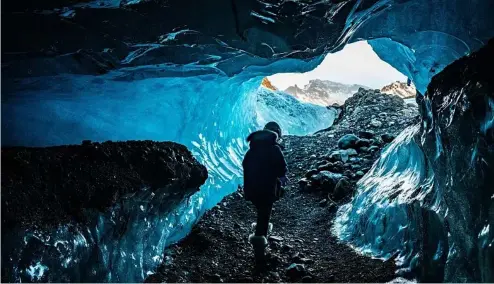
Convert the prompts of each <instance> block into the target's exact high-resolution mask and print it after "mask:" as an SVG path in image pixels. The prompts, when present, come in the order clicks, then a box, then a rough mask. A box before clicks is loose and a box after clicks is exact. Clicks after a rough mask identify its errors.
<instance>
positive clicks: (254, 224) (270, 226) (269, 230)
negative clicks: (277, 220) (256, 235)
mask: <svg viewBox="0 0 494 284" xmlns="http://www.w3.org/2000/svg"><path fill="white" fill-rule="evenodd" d="M256 226H257V223H256V222H254V223H252V224H251V225H250V227H251V228H252V230H253V231H255V230H256ZM271 231H273V223H269V225H268V235H269V234H271Z"/></svg>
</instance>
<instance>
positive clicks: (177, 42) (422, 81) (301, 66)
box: [2, 0, 494, 281]
mask: <svg viewBox="0 0 494 284" xmlns="http://www.w3.org/2000/svg"><path fill="white" fill-rule="evenodd" d="M493 11H494V2H493V1H490V0H474V1H466V0H464V1H461V0H436V1H431V0H394V1H393V0H381V1H377V0H367V1H364V0H348V1H347V0H332V1H329V0H326V1H325V0H321V1H311V0H306V1H302V0H300V1H288V0H265V1H260V0H215V1H185V0H169V1H164V0H163V1H159V0H156V1H145V0H141V1H139V0H123V1H118V0H100V1H78V0H57V1H13V0H10V1H3V2H2V24H3V27H4V28H3V30H2V145H27V146H46V145H56V144H72V143H80V141H82V140H84V139H91V140H95V141H104V140H126V139H153V140H174V141H178V142H181V143H184V144H186V145H187V146H188V147H190V148H191V149H192V150H193V151H194V152H195V154H196V157H198V158H199V159H200V160H201V162H203V163H205V164H206V165H207V166H208V169H209V170H210V171H212V174H211V175H210V176H211V178H210V180H209V181H208V182H209V184H208V188H207V189H205V191H203V192H201V194H202V196H199V197H197V198H196V199H195V200H194V202H192V204H196V203H197V204H198V205H197V207H201V206H206V207H207V206H209V205H211V204H214V202H215V201H216V200H218V199H219V198H220V197H221V196H222V195H221V194H210V193H209V191H210V190H219V189H220V188H222V187H225V185H226V184H228V185H229V186H234V185H235V183H236V182H237V181H238V178H240V174H241V173H240V172H239V164H238V163H239V159H240V156H241V153H242V152H243V149H244V145H243V142H242V139H243V137H245V135H246V133H247V132H248V131H249V130H250V129H251V128H252V127H255V126H256V122H258V119H259V117H264V118H265V117H266V116H265V115H266V113H268V111H266V109H265V108H262V107H261V108H259V107H258V105H256V100H257V99H258V97H261V98H262V97H263V96H256V95H255V94H257V93H258V87H259V84H260V82H261V79H262V78H263V77H264V76H267V75H272V74H275V73H282V72H306V71H309V70H311V69H313V68H315V67H316V66H317V64H319V63H320V62H321V60H322V59H323V57H324V55H325V54H326V53H328V52H335V51H337V50H339V49H340V48H341V47H342V46H343V45H344V44H346V43H348V42H353V41H358V40H361V39H366V40H368V41H369V43H370V44H371V46H372V47H373V49H374V50H375V51H376V53H377V54H378V55H379V56H380V57H381V58H382V59H383V60H384V61H386V62H388V63H389V64H391V65H392V66H393V67H395V68H396V69H398V70H399V71H400V72H402V73H403V74H405V75H406V76H408V77H409V78H411V79H412V80H413V81H414V83H415V85H416V87H417V89H418V90H419V91H420V92H421V93H424V92H425V90H426V87H427V85H428V83H429V82H430V80H431V78H432V76H433V75H434V74H436V73H438V72H440V71H441V70H442V69H443V68H444V67H445V66H446V65H448V64H450V63H451V62H453V61H454V60H455V59H457V58H459V57H461V56H463V55H465V54H468V53H470V52H473V51H475V50H477V49H479V48H480V47H481V46H483V45H484V44H486V43H487V41H488V39H490V38H492V37H494V20H493V18H492V16H493V15H492V14H493ZM279 102H281V100H280V101H277V103H276V104H278V103H279ZM276 104H274V105H276ZM287 109H291V107H288V108H287ZM314 113H317V111H316V110H314ZM259 114H261V116H259ZM263 115H264V116H263ZM273 115H274V117H273V116H270V117H269V118H270V119H275V118H277V117H278V118H280V119H283V120H285V121H286V118H287V117H290V116H287V115H286V113H277V112H273ZM310 117H311V118H310V119H313V117H314V116H310ZM290 119H291V121H288V122H289V123H287V125H288V127H289V126H290V125H300V123H297V122H296V121H297V120H300V121H303V120H306V119H308V118H307V117H293V116H291V117H290ZM300 131H302V130H301V129H295V128H289V131H288V132H289V133H301V132H300ZM304 131H308V130H307V129H305V130H304ZM228 190H231V187H229V189H228ZM224 193H225V190H223V193H222V194H224ZM207 196H215V197H214V198H210V199H209V200H207V202H205V203H208V204H209V205H204V204H203V202H202V197H207ZM201 208H202V207H201ZM187 210H188V209H184V212H186V211H187ZM201 210H202V209H199V211H201ZM194 214H195V213H194ZM52 271H53V268H52ZM121 272H122V273H127V271H121ZM118 273H119V272H118V271H113V275H117V274H118ZM144 273H145V271H144ZM144 273H143V271H139V272H137V273H133V274H135V275H138V276H135V278H132V279H130V278H127V279H129V281H140V280H142V279H139V277H140V276H139V275H143V274H144ZM110 275H111V273H110ZM115 277H116V276H115ZM82 279H84V278H82ZM101 279H107V280H108V278H101ZM110 280H111V278H110Z"/></svg>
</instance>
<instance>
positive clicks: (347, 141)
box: [338, 134, 359, 149]
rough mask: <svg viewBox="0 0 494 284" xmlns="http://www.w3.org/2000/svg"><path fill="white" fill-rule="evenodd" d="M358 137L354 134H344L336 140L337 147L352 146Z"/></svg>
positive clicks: (345, 147) (355, 143)
mask: <svg viewBox="0 0 494 284" xmlns="http://www.w3.org/2000/svg"><path fill="white" fill-rule="evenodd" d="M358 140H359V138H358V137H357V136H356V135H354V134H346V135H344V136H343V137H341V138H340V140H338V147H339V148H341V149H348V148H354V147H355V146H356V145H357V141H358Z"/></svg>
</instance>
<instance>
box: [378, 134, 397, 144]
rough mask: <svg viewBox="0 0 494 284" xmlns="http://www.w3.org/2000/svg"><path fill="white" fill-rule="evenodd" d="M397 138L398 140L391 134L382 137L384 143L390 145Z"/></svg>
mask: <svg viewBox="0 0 494 284" xmlns="http://www.w3.org/2000/svg"><path fill="white" fill-rule="evenodd" d="M395 138H396V136H395V135H393V134H389V133H385V134H383V135H381V139H382V140H383V141H384V143H390V142H391V141H393V140H394V139H395Z"/></svg>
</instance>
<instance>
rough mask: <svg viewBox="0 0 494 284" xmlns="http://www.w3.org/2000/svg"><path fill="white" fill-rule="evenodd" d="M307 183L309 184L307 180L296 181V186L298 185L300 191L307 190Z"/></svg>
mask: <svg viewBox="0 0 494 284" xmlns="http://www.w3.org/2000/svg"><path fill="white" fill-rule="evenodd" d="M309 183H310V182H309V180H308V179H306V178H302V179H300V180H299V181H298V185H299V187H300V189H301V190H305V189H307V187H308V186H309Z"/></svg>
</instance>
